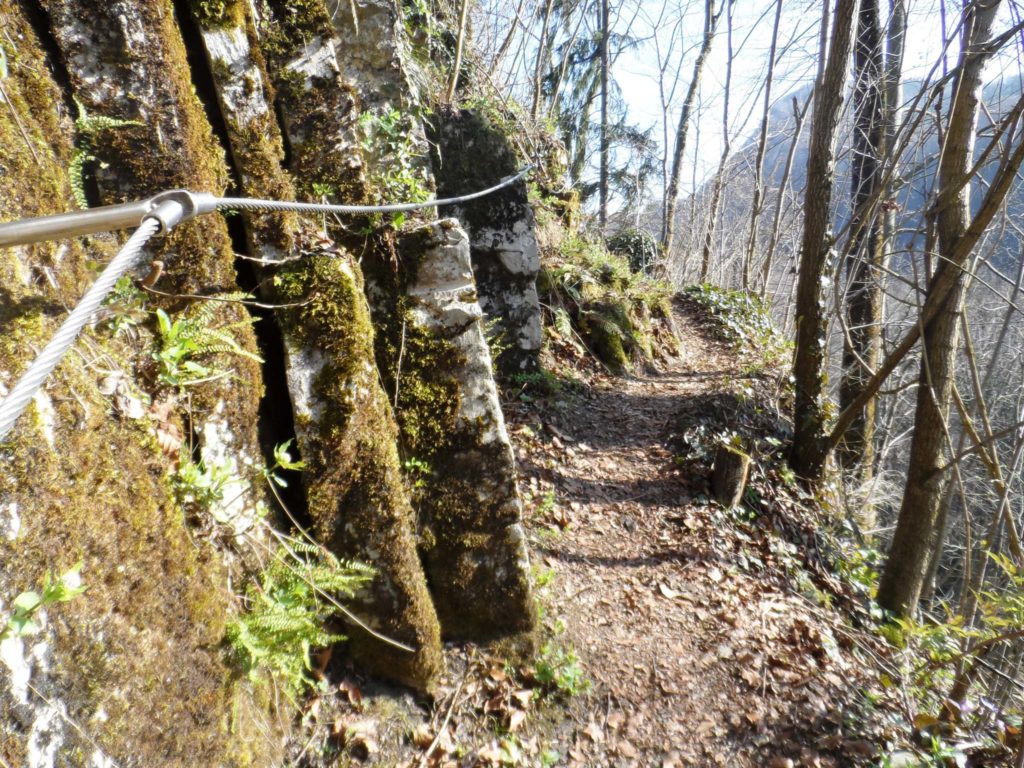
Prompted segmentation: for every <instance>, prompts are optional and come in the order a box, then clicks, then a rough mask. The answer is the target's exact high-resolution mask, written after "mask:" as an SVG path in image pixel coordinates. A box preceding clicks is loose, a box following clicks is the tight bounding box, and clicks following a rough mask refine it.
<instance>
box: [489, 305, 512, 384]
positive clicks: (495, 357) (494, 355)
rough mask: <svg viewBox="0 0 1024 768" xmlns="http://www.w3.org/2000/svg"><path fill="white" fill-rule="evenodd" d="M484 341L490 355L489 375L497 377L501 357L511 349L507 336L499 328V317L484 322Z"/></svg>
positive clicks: (503, 330)
mask: <svg viewBox="0 0 1024 768" xmlns="http://www.w3.org/2000/svg"><path fill="white" fill-rule="evenodd" d="M484 339H485V340H486V341H487V349H488V350H489V351H490V353H491V373H492V374H495V375H497V373H498V370H499V366H500V360H501V356H502V355H504V354H505V352H507V351H508V350H509V349H510V348H511V347H512V344H511V342H509V340H508V334H507V333H506V332H505V329H504V328H502V327H501V318H500V317H491V318H487V319H486V320H484Z"/></svg>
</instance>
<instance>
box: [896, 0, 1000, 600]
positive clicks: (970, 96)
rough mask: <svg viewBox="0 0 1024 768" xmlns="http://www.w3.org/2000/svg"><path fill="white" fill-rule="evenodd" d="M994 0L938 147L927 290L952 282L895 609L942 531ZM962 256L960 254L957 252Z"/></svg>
mask: <svg viewBox="0 0 1024 768" xmlns="http://www.w3.org/2000/svg"><path fill="white" fill-rule="evenodd" d="M999 5H1000V3H999V0H990V2H987V3H976V4H972V5H970V6H968V7H967V8H966V9H965V11H964V13H965V18H964V23H963V25H962V28H961V29H962V31H961V51H960V59H959V63H958V67H957V71H956V74H955V76H954V83H953V97H952V103H951V104H950V112H949V119H948V121H947V125H946V129H945V133H944V141H943V147H942V151H941V154H940V158H939V188H938V196H937V199H936V200H935V203H934V205H933V207H932V209H931V211H930V212H929V215H930V216H931V217H932V218H933V221H934V227H935V231H936V235H937V240H938V254H937V255H938V256H939V257H940V261H939V263H938V266H937V267H936V269H935V272H934V275H933V276H932V278H931V280H930V281H929V285H928V293H929V294H932V293H933V292H934V291H935V290H936V289H937V287H938V286H941V285H942V284H943V283H945V282H950V286H949V288H948V289H947V290H946V291H945V295H944V296H943V298H942V299H941V301H940V303H939V304H938V305H937V306H936V308H935V316H934V318H933V319H931V320H930V321H929V322H927V323H926V324H925V325H924V332H923V350H922V355H921V372H920V377H919V384H918V395H917V410H916V416H915V422H914V424H915V426H914V436H913V439H912V442H911V448H910V463H909V465H908V469H907V483H906V487H905V489H904V494H903V504H902V506H901V508H900V516H899V522H898V523H897V526H896V532H895V534H894V536H893V541H892V546H891V547H890V550H889V558H888V561H887V563H886V567H885V570H884V572H883V573H882V578H881V581H880V583H879V587H878V602H879V604H880V605H882V606H883V607H885V608H888V609H889V610H891V611H894V612H895V613H897V614H901V615H905V614H907V613H910V612H912V611H913V610H914V609H915V608H916V606H917V601H918V598H919V597H920V594H921V588H922V585H923V583H924V579H925V576H926V573H927V567H928V556H929V553H930V552H931V550H932V549H933V548H934V546H935V537H936V536H937V535H938V533H939V526H938V525H937V523H938V521H939V517H940V510H941V506H942V499H943V496H944V494H945V490H946V487H947V484H948V482H949V474H948V473H947V472H945V471H943V470H944V466H943V465H944V464H945V463H946V461H947V456H946V454H947V449H946V435H947V427H946V419H947V417H948V414H949V406H950V402H951V400H952V393H953V384H954V366H955V362H956V352H957V347H958V345H959V328H960V313H961V309H962V304H963V298H964V291H965V284H966V283H965V273H964V271H963V269H962V267H963V265H964V263H965V262H966V259H967V254H959V253H957V250H958V246H959V245H960V244H961V243H962V242H963V241H964V238H965V235H966V234H967V232H968V230H969V229H970V228H971V225H972V224H973V222H972V220H971V212H970V190H971V183H970V179H971V175H972V165H973V163H974V144H975V135H976V131H977V122H978V114H979V112H980V104H981V88H982V74H983V69H984V65H985V61H986V59H987V58H988V56H989V49H988V48H987V47H986V45H985V43H987V42H988V41H989V37H990V36H991V32H992V26H993V24H994V22H995V18H996V14H997V11H998V9H999ZM958 257H960V258H958Z"/></svg>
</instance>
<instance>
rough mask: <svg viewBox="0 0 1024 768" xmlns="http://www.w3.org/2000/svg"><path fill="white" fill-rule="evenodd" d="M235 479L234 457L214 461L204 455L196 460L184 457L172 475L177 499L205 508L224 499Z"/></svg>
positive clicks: (211, 507)
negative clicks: (227, 459) (230, 459)
mask: <svg viewBox="0 0 1024 768" xmlns="http://www.w3.org/2000/svg"><path fill="white" fill-rule="evenodd" d="M237 481H238V468H237V467H236V465H235V462H234V461H233V460H232V461H222V462H214V461H211V460H210V459H209V457H208V456H205V455H204V456H203V458H201V459H200V460H199V461H198V462H194V461H192V460H191V459H187V458H186V459H183V460H182V462H181V464H180V465H179V466H178V470H177V471H176V472H175V473H174V475H173V476H172V479H171V483H172V486H173V488H174V491H175V494H176V495H177V497H178V501H179V503H181V504H184V505H191V504H195V505H197V506H199V507H201V508H203V509H207V510H210V509H214V508H215V507H216V506H217V505H218V504H220V502H222V501H224V497H225V494H226V492H227V489H228V488H229V487H230V486H231V485H232V484H233V483H236V482H237ZM219 522H222V521H219Z"/></svg>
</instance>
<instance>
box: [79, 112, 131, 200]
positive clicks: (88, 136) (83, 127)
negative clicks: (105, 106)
mask: <svg viewBox="0 0 1024 768" xmlns="http://www.w3.org/2000/svg"><path fill="white" fill-rule="evenodd" d="M75 106H76V107H77V108H78V118H77V119H76V120H75V130H76V131H78V143H77V146H76V147H75V150H74V152H73V153H72V154H71V162H70V164H69V166H68V179H69V180H70V182H71V192H72V194H73V195H74V196H75V202H76V203H78V207H79V208H82V209H86V208H88V207H89V200H88V199H87V197H86V194H85V165H86V163H91V162H94V161H95V160H96V156H95V155H94V154H93V142H94V141H95V139H96V137H97V136H98V135H99V134H100V133H102V132H104V131H113V130H117V129H119V128H127V127H129V126H138V125H142V123H140V122H139V121H138V120H120V119H118V118H116V117H105V116H103V115H90V114H89V113H88V112H87V111H86V109H85V107H84V106H83V105H82V103H81V102H80V101H78V99H75Z"/></svg>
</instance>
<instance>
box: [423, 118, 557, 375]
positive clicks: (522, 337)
mask: <svg viewBox="0 0 1024 768" xmlns="http://www.w3.org/2000/svg"><path fill="white" fill-rule="evenodd" d="M430 126H431V133H430V140H431V147H432V153H433V159H434V173H435V174H436V176H437V191H438V194H439V195H440V196H441V197H455V196H458V195H461V194H465V193H467V192H472V191H476V190H479V189H484V188H486V187H490V186H493V185H494V184H497V183H498V182H499V181H500V180H501V179H503V178H504V177H506V176H510V175H512V174H514V173H516V171H517V170H518V166H519V159H518V157H517V155H516V152H515V150H514V149H513V148H512V145H511V143H510V141H509V138H508V136H507V135H505V134H504V133H503V131H502V130H501V128H500V127H499V126H496V125H494V124H493V123H492V122H491V120H490V119H489V118H488V117H487V115H486V114H484V113H482V112H477V111H473V110H451V109H449V110H447V111H445V110H442V111H440V112H439V113H438V114H437V115H435V117H434V119H433V120H432V121H431V123H430ZM481 158H486V159H487V161H486V162H481ZM445 213H447V214H449V215H452V216H455V217H456V218H458V219H459V220H460V221H461V222H462V223H463V225H464V226H465V228H466V231H467V232H468V233H469V237H470V245H471V248H472V254H473V274H474V276H475V278H476V284H477V288H478V290H479V292H480V305H481V307H482V308H483V310H484V312H485V313H486V314H487V316H488V317H490V318H494V319H495V320H496V321H497V323H498V328H499V329H500V331H501V332H502V333H503V334H504V336H505V339H504V341H505V344H506V345H507V346H508V349H507V350H506V352H505V353H504V354H503V355H502V358H501V360H500V361H499V364H500V366H501V368H502V370H503V371H504V372H506V373H516V372H523V371H527V372H528V371H534V370H537V368H538V365H539V362H538V355H539V353H540V346H541V326H540V303H539V301H538V299H537V289H536V280H537V273H538V271H539V269H540V256H539V252H538V248H537V238H536V235H535V232H534V226H535V222H534V216H533V210H532V208H531V207H530V203H529V200H528V197H527V193H526V184H525V182H518V183H516V184H513V185H512V186H511V187H507V188H506V189H503V190H502V191H500V192H497V193H495V194H492V195H488V196H487V197H484V198H481V199H480V200H474V201H472V202H470V203H466V204H464V205H460V206H453V207H452V210H450V211H445Z"/></svg>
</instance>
